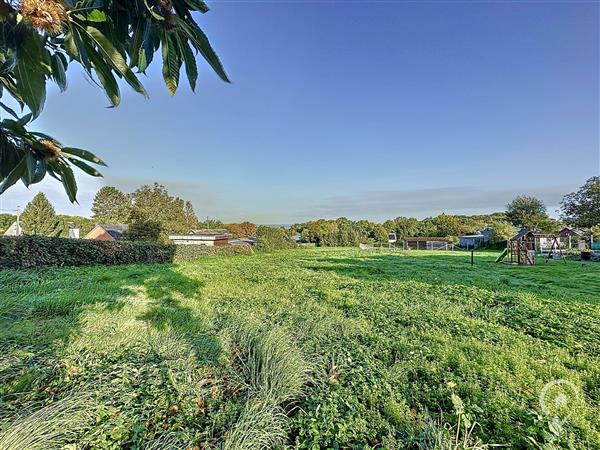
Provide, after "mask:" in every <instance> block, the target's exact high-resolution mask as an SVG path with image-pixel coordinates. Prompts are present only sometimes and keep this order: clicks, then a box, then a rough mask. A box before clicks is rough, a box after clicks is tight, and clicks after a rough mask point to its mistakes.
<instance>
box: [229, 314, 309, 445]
mask: <svg viewBox="0 0 600 450" xmlns="http://www.w3.org/2000/svg"><path fill="white" fill-rule="evenodd" d="M230 335H231V338H232V339H231V340H232V344H233V351H234V355H235V359H236V361H235V366H236V368H237V369H238V370H239V373H240V375H241V380H240V383H241V384H242V386H243V387H245V388H246V389H247V392H248V400H247V402H246V405H245V407H244V410H243V411H242V413H241V415H240V417H239V418H238V421H237V422H236V424H235V425H234V427H233V428H232V429H231V430H230V431H229V433H228V434H227V437H226V439H225V442H224V444H223V450H250V449H258V450H262V449H270V448H274V447H276V446H278V445H282V444H283V443H284V441H285V437H286V435H287V429H286V415H285V413H284V411H283V409H282V405H284V404H286V403H289V402H290V401H292V400H293V399H294V398H296V397H297V396H298V395H299V394H300V393H301V391H302V387H303V385H304V384H305V383H306V380H307V376H308V371H309V365H308V364H307V363H306V361H304V359H303V358H302V355H301V354H300V351H299V350H298V349H297V348H296V347H295V346H294V345H293V344H292V343H291V342H290V339H289V337H288V335H287V334H286V333H285V331H284V330H282V329H271V330H264V329H262V328H261V327H257V326H251V325H245V326H242V327H238V328H235V329H231V330H230Z"/></svg>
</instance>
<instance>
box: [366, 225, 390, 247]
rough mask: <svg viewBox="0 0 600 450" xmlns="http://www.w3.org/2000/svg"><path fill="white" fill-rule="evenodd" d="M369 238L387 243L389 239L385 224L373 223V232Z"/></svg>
mask: <svg viewBox="0 0 600 450" xmlns="http://www.w3.org/2000/svg"><path fill="white" fill-rule="evenodd" d="M369 238H371V239H372V240H373V242H380V243H385V242H387V241H388V239H389V236H388V231H387V230H386V228H385V227H384V226H383V225H380V224H373V226H372V227H371V232H370V233H369Z"/></svg>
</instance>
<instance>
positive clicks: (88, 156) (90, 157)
mask: <svg viewBox="0 0 600 450" xmlns="http://www.w3.org/2000/svg"><path fill="white" fill-rule="evenodd" d="M61 152H63V153H67V154H69V155H74V156H77V157H79V158H81V159H85V160H86V161H89V162H93V163H94V164H98V165H100V166H104V167H107V166H106V163H105V162H104V161H102V160H101V159H100V158H98V157H97V156H96V155H94V154H93V153H92V152H89V151H87V150H83V149H81V148H75V147H63V148H61Z"/></svg>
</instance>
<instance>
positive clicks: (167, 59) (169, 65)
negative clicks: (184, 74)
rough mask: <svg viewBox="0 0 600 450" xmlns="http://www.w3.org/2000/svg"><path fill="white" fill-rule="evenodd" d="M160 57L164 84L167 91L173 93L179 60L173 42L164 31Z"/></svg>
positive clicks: (175, 87) (179, 64)
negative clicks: (161, 58)
mask: <svg viewBox="0 0 600 450" xmlns="http://www.w3.org/2000/svg"><path fill="white" fill-rule="evenodd" d="M162 57H163V67H162V73H163V78H164V80H165V84H166V85H167V89H168V90H169V93H170V94H171V95H175V91H177V86H178V85H179V69H180V68H181V61H180V59H179V57H178V55H177V51H176V49H175V43H174V42H173V40H172V39H171V37H170V36H169V34H167V33H166V32H165V33H164V36H163V41H162Z"/></svg>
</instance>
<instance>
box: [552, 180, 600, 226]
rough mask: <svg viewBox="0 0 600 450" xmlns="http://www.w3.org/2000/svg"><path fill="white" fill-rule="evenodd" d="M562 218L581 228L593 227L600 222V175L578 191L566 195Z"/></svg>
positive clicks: (588, 181)
mask: <svg viewBox="0 0 600 450" xmlns="http://www.w3.org/2000/svg"><path fill="white" fill-rule="evenodd" d="M560 208H561V218H562V219H563V220H564V221H565V222H566V223H568V224H569V225H573V226H576V227H580V228H591V227H593V226H595V225H598V224H600V177H592V178H590V179H589V180H587V181H586V183H585V184H584V185H583V186H581V187H580V188H579V190H578V191H577V192H573V193H571V194H567V195H565V197H564V198H563V201H562V203H561V204H560Z"/></svg>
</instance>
